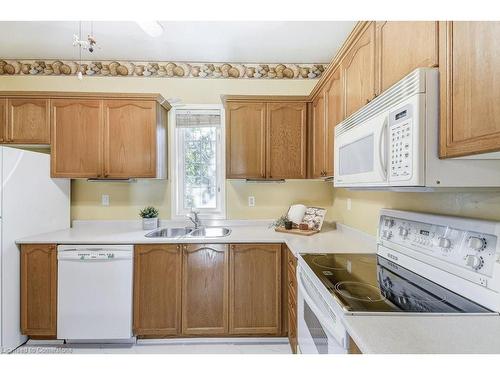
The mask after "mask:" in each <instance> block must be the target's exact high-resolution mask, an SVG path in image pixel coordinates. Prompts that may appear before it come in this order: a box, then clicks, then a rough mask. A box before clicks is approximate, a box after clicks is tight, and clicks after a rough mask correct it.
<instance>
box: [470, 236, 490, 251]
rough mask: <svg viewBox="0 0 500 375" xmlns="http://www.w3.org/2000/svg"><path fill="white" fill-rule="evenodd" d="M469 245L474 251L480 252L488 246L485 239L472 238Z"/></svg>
mask: <svg viewBox="0 0 500 375" xmlns="http://www.w3.org/2000/svg"><path fill="white" fill-rule="evenodd" d="M467 244H468V246H469V247H470V248H471V249H472V250H476V251H479V250H482V249H483V247H484V246H485V245H486V241H485V240H484V238H479V237H471V238H469V241H468V243H467Z"/></svg>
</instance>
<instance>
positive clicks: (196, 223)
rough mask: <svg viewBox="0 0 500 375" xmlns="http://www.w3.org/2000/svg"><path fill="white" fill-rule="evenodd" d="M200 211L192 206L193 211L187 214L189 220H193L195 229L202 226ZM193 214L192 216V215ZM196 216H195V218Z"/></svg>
mask: <svg viewBox="0 0 500 375" xmlns="http://www.w3.org/2000/svg"><path fill="white" fill-rule="evenodd" d="M199 214H200V213H199V212H198V211H195V210H193V209H192V208H191V213H189V214H187V215H186V216H187V217H188V219H189V220H191V221H192V222H193V224H194V229H198V228H199V227H201V220H200V218H199V216H198V215H199ZM191 215H192V216H191ZM193 216H194V218H193Z"/></svg>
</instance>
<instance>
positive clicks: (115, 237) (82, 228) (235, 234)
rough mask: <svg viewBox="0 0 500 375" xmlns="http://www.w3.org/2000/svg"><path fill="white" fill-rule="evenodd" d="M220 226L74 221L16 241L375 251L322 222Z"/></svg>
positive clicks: (362, 239)
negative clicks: (158, 233)
mask: <svg viewBox="0 0 500 375" xmlns="http://www.w3.org/2000/svg"><path fill="white" fill-rule="evenodd" d="M186 225H187V224H186V223H185V222H167V221H166V222H162V225H161V226H162V227H163V226H169V227H175V226H180V227H183V226H186ZM218 225H219V226H227V227H229V228H231V234H230V235H229V236H226V237H217V238H196V237H189V236H182V237H176V238H147V237H145V234H147V233H149V232H151V230H146V231H144V230H142V229H141V224H140V222H135V221H109V222H108V221H75V222H74V223H73V228H69V229H64V230H59V231H55V232H49V233H42V234H39V235H35V236H30V237H26V238H21V239H18V240H17V241H16V243H17V244H30V243H31V244H42V243H53V244H61V245H66V244H71V245H95V244H97V245H111V244H116V245H120V244H154V243H286V245H287V246H288V248H289V249H290V250H291V251H292V252H293V253H294V254H298V253H306V252H309V253H311V252H318V253H334V252H350V253H375V252H376V244H375V238H374V237H372V236H370V235H368V234H366V233H364V232H360V231H357V230H355V229H352V228H349V227H346V226H343V225H337V226H336V227H335V226H334V225H325V227H324V228H323V230H322V231H321V233H318V234H315V235H312V236H300V235H296V234H287V233H278V232H275V231H274V229H270V228H269V221H263V220H259V221H245V220H239V221H234V220H233V221H229V220H228V221H223V222H218Z"/></svg>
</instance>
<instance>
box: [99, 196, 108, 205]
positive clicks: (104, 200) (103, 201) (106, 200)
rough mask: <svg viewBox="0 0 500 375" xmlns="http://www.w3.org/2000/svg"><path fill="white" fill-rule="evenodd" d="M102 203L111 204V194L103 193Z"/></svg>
mask: <svg viewBox="0 0 500 375" xmlns="http://www.w3.org/2000/svg"><path fill="white" fill-rule="evenodd" d="M101 204H102V205H103V206H109V195H107V194H103V195H101Z"/></svg>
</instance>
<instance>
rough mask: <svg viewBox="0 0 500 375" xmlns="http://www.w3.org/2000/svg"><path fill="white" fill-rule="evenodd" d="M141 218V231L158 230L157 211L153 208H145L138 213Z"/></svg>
mask: <svg viewBox="0 0 500 375" xmlns="http://www.w3.org/2000/svg"><path fill="white" fill-rule="evenodd" d="M139 216H140V217H142V229H144V230H152V229H156V228H158V210H157V209H156V208H154V207H151V206H149V207H145V208H143V209H142V210H141V211H140V212H139Z"/></svg>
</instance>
